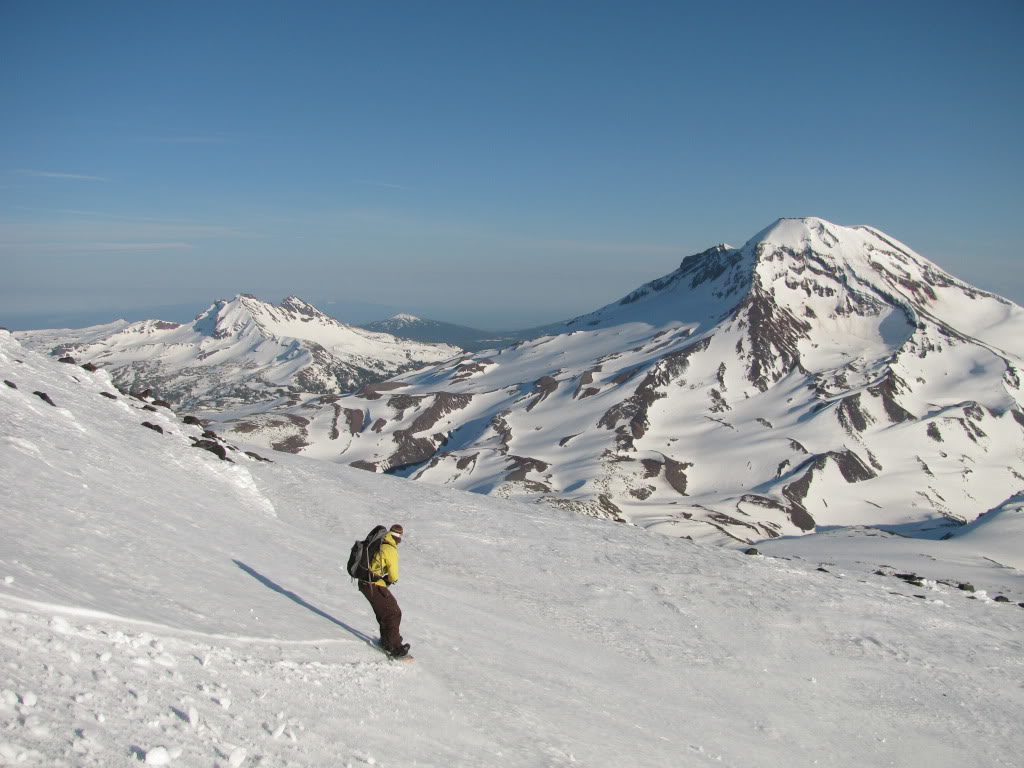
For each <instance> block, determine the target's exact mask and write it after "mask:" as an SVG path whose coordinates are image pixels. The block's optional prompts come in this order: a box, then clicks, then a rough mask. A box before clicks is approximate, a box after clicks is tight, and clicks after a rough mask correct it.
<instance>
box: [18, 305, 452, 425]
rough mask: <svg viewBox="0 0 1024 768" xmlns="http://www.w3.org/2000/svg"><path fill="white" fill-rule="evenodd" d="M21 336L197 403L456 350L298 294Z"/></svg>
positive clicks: (262, 395)
mask: <svg viewBox="0 0 1024 768" xmlns="http://www.w3.org/2000/svg"><path fill="white" fill-rule="evenodd" d="M16 335H17V337H18V338H19V339H21V341H22V342H23V343H25V344H26V345H27V346H29V347H31V348H33V349H36V350H38V351H45V352H52V353H53V354H54V355H57V356H61V355H71V356H72V357H74V358H75V359H76V360H77V361H78V362H83V363H84V362H91V363H94V364H95V365H99V366H103V367H107V368H110V370H111V372H112V374H113V376H114V379H115V382H116V383H117V384H118V386H120V387H121V388H122V389H125V390H139V391H141V390H144V389H152V390H154V391H155V392H156V393H157V394H158V395H159V396H160V397H162V398H163V399H165V400H168V401H170V402H172V403H175V404H177V405H182V406H186V407H191V408H196V407H206V408H218V407H222V406H223V405H225V404H228V403H239V402H242V403H246V402H254V401H256V402H258V401H260V400H266V399H268V398H271V397H273V396H275V395H287V394H290V393H293V392H315V393H320V394H330V393H338V392H342V391H346V390H350V389H354V388H356V387H358V386H360V385H362V384H365V383H368V382H372V381H378V380H380V379H383V378H387V377H388V376H391V375H394V374H396V373H400V372H402V371H407V370H410V369H412V368H416V367H419V366H421V365H423V364H425V363H436V362H438V361H441V360H446V359H448V358H450V357H452V356H453V355H456V354H458V352H459V350H458V349H456V348H455V347H451V346H447V345H437V344H422V343H416V342H411V341H404V340H400V339H397V338H395V337H394V336H390V335H388V334H383V333H371V332H368V331H365V330H363V329H361V328H356V327H354V326H351V325H346V324H344V323H340V322H338V321H337V320H335V319H333V318H331V317H328V316H327V315H325V314H323V313H322V312H320V310H318V309H317V308H316V307H314V306H312V305H310V304H308V303H306V302H304V301H303V300H302V299H299V298H297V297H295V296H291V297H289V298H287V299H285V300H284V301H283V302H282V303H281V304H280V306H275V305H273V304H270V303H268V302H265V301H261V300H259V299H257V298H255V297H253V296H248V295H240V296H236V297H235V298H234V299H232V300H230V301H223V300H221V301H217V302H216V303H214V304H213V305H212V306H211V307H210V308H209V309H207V310H206V312H204V313H202V314H200V315H199V316H198V317H196V319H195V320H194V321H193V322H192V323H191V324H188V325H182V324H178V323H168V322H164V321H161V320H144V321H141V322H137V323H130V324H129V323H124V322H123V321H121V322H118V323H114V324H109V325H103V326H96V327H94V328H84V329H67V330H42V331H22V332H18V333H17V334H16Z"/></svg>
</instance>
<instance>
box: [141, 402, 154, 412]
mask: <svg viewBox="0 0 1024 768" xmlns="http://www.w3.org/2000/svg"><path fill="white" fill-rule="evenodd" d="M142 410H144V411H152V412H153V413H156V408H155V407H154V406H152V405H150V404H149V403H146V404H145V405H144V406H142Z"/></svg>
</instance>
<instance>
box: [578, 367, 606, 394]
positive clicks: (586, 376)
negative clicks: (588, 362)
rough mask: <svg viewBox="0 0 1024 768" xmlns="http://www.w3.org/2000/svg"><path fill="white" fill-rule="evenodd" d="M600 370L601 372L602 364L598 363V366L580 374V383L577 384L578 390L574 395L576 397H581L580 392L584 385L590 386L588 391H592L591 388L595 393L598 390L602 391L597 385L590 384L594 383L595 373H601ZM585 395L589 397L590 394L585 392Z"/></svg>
mask: <svg viewBox="0 0 1024 768" xmlns="http://www.w3.org/2000/svg"><path fill="white" fill-rule="evenodd" d="M600 372H601V366H600V365H598V366H596V367H594V368H591V369H590V370H589V371H584V372H583V374H582V375H581V376H580V381H579V383H578V384H577V385H576V391H575V392H574V393H573V397H574V398H576V397H579V396H580V392H581V391H582V390H583V388H584V387H588V389H587V392H590V390H594V391H593V392H592V393H591V394H595V395H596V394H597V393H598V392H600V390H599V389H597V388H596V387H590V386H589V385H590V384H592V383H593V382H594V374H595V373H600ZM583 397H589V395H587V394H586V393H584V394H583Z"/></svg>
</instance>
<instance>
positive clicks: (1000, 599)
mask: <svg viewBox="0 0 1024 768" xmlns="http://www.w3.org/2000/svg"><path fill="white" fill-rule="evenodd" d="M992 599H993V600H994V601H995V602H997V603H1008V602H1010V598H1008V597H1007V596H1006V595H996V596H995V597H994V598H992Z"/></svg>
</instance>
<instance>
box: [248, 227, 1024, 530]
mask: <svg viewBox="0 0 1024 768" xmlns="http://www.w3.org/2000/svg"><path fill="white" fill-rule="evenodd" d="M544 330H545V335H543V336H541V337H538V338H534V339H532V340H528V341H524V342H521V343H518V344H516V345H514V346H512V347H507V348H504V349H501V350H499V351H496V352H495V351H490V352H486V353H484V352H481V353H479V354H477V355H475V356H469V357H463V358H460V359H458V360H451V361H447V362H445V363H442V364H440V365H437V366H434V367H432V368H428V369H426V370H424V371H420V372H415V373H410V374H407V375H404V376H401V377H398V378H396V379H393V380H392V381H389V382H384V383H381V384H378V385H375V386H374V387H373V388H371V389H367V390H365V391H363V392H362V393H360V394H356V395H352V396H348V397H345V398H343V399H341V400H339V401H337V402H332V403H331V404H330V410H327V409H325V410H324V413H323V414H322V415H320V416H317V415H316V413H317V412H316V410H315V409H314V408H313V407H311V406H309V405H301V406H296V408H295V413H294V415H295V416H296V417H301V418H302V419H304V420H307V421H313V422H314V423H311V424H308V425H307V426H304V427H303V430H304V432H303V433H302V436H303V439H308V440H309V441H310V442H313V441H314V440H315V438H314V437H313V436H314V435H316V434H331V435H335V437H332V438H331V440H330V442H329V443H328V444H326V445H322V446H320V445H318V446H316V448H315V450H316V451H317V452H318V453H319V454H320V455H323V454H325V453H330V455H332V456H338V457H339V460H341V461H344V462H346V463H350V464H353V465H354V466H359V467H362V468H364V469H372V470H374V471H383V472H395V473H398V474H402V475H405V476H409V477H413V478H416V479H422V480H425V481H427V482H435V483H438V484H447V485H452V486H453V487H458V488H464V489H466V490H476V491H480V492H485V493H497V494H501V495H518V496H525V497H528V498H534V499H537V500H544V501H546V502H548V503H552V504H555V505H557V506H560V507H564V508H569V509H576V510H579V511H584V512H587V513H589V514H595V515H599V516H603V517H610V518H613V519H616V520H630V521H634V522H638V523H640V524H643V525H649V526H652V527H655V526H656V527H658V528H660V529H663V530H665V531H666V532H671V533H673V534H676V535H697V536H704V535H712V532H713V531H714V532H717V533H718V534H721V535H724V536H727V537H733V538H740V539H744V540H754V539H758V538H765V537H773V536H777V535H788V534H801V533H805V532H808V531H811V530H814V529H815V528H817V527H818V526H820V525H836V524H842V525H846V524H883V523H886V524H893V525H897V524H914V525H917V524H928V521H932V522H933V523H935V522H936V521H938V522H937V523H936V524H938V525H944V524H945V522H944V521H950V520H951V521H954V522H953V523H950V524H951V525H955V524H957V523H956V522H955V521H960V522H962V521H964V520H967V519H973V518H974V517H976V516H977V515H978V514H980V513H981V512H983V511H984V510H985V509H989V508H991V507H992V506H994V505H996V504H998V503H1000V502H1001V501H1002V500H1003V499H1005V498H1006V497H1007V496H1008V495H1010V494H1011V493H1015V492H1017V491H1019V490H1020V483H1021V478H1024V467H1022V466H1021V463H1020V458H1019V457H1020V456H1021V455H1024V454H1022V453H1021V451H1024V429H1022V425H1024V409H1022V405H1024V385H1022V381H1024V347H1022V345H1021V339H1022V338H1024V310H1022V309H1021V308H1020V307H1017V306H1016V305H1014V304H1012V303H1011V302H1008V301H1006V300H1005V299H1001V298H999V297H997V296H993V295H992V294H988V293H986V292H984V291H980V290H978V289H976V288H973V287H971V286H969V285H967V284H965V283H963V282H962V281H959V280H957V279H956V278H955V277H953V276H951V275H949V274H948V273H946V272H945V271H943V270H942V269H940V268H939V267H938V266H936V265H935V264H932V263H931V262H930V261H928V260H927V259H925V258H924V257H922V256H920V255H918V254H917V253H915V252H914V251H913V250H911V249H910V248H908V247H907V246H905V245H903V244H902V243H900V242H899V241H897V240H895V239H894V238H892V237H889V236H888V235H885V234H884V233H882V232H880V231H878V230H876V229H873V228H871V227H846V226H839V225H836V224H833V223H831V222H828V221H825V220H824V219H819V218H813V217H808V218H795V219H779V220H777V221H776V222H774V223H773V224H772V225H771V226H769V227H767V228H765V229H764V230H762V231H761V232H760V233H758V234H757V235H755V236H754V237H753V238H751V239H750V240H748V241H747V242H746V243H745V244H744V245H743V246H742V247H740V248H733V247H730V246H728V245H725V244H720V245H717V246H715V247H713V248H709V249H707V250H706V251H703V252H701V253H697V254H694V255H692V256H689V257H687V258H685V259H684V260H683V261H682V263H681V264H680V265H679V267H678V269H676V270H675V271H673V272H671V273H669V274H667V275H665V276H663V277H660V278H657V279H655V280H652V281H650V282H648V283H646V284H644V285H642V286H640V287H639V288H637V289H636V290H634V291H632V292H630V293H628V294H626V295H625V296H624V297H623V298H622V299H620V300H619V301H616V302H614V303H612V304H608V305H606V306H605V307H602V308H600V309H598V310H596V311H594V312H591V313H590V314H587V315H582V316H580V317H577V318H574V319H572V320H570V321H568V322H566V323H561V324H557V325H555V326H551V327H549V328H546V329H544ZM392 390H398V391H394V392H393V391H392ZM339 409H340V411H339ZM338 413H341V414H343V415H344V416H345V418H346V419H347V422H346V423H347V424H348V425H349V431H348V434H347V435H346V434H345V431H344V430H342V429H340V428H339V427H338V426H337V425H338V423H339V422H338V419H339V416H338ZM275 423H276V422H275ZM246 428H247V429H248V427H246ZM275 429H277V427H275ZM246 434H247V435H249V437H250V439H251V438H252V437H253V436H254V435H255V434H256V433H255V432H253V431H250V432H247V433H246ZM268 434H269V435H276V434H277V433H276V432H274V431H273V430H268ZM275 439H276V438H275Z"/></svg>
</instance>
